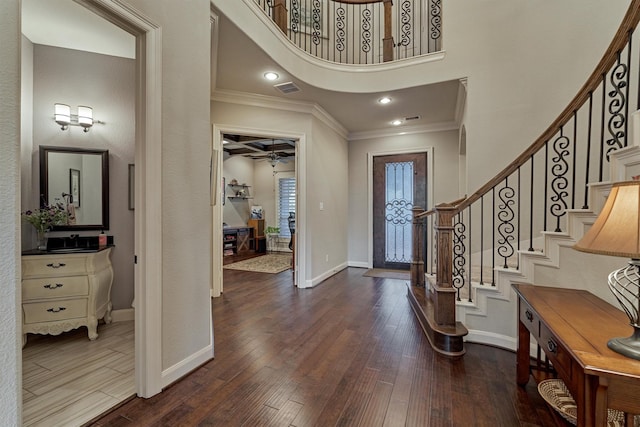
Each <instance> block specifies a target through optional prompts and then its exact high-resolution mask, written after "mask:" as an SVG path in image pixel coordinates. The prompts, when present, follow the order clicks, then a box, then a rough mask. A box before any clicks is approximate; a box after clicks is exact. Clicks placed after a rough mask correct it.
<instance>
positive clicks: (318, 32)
mask: <svg viewBox="0 0 640 427" xmlns="http://www.w3.org/2000/svg"><path fill="white" fill-rule="evenodd" d="M321 6H322V5H321V3H320V0H313V8H312V9H311V27H312V29H311V41H312V42H313V44H314V45H316V52H317V48H318V46H319V45H320V41H321V40H322V18H323V17H322V9H321Z"/></svg>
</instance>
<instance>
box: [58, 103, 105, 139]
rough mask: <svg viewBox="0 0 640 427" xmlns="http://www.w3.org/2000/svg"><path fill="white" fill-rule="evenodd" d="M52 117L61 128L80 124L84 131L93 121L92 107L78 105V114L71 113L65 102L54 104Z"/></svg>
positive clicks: (87, 130)
mask: <svg viewBox="0 0 640 427" xmlns="http://www.w3.org/2000/svg"><path fill="white" fill-rule="evenodd" d="M53 117H54V119H55V121H56V123H57V124H59V125H60V127H61V129H62V130H67V129H68V128H69V126H82V128H83V129H82V130H83V131H84V132H89V129H90V128H91V126H93V123H94V120H93V109H92V108H91V107H86V106H84V105H79V106H78V114H71V107H69V106H68V105H67V104H54V106H53ZM98 123H100V122H98Z"/></svg>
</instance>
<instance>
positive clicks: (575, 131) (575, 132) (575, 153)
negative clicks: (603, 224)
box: [571, 110, 578, 209]
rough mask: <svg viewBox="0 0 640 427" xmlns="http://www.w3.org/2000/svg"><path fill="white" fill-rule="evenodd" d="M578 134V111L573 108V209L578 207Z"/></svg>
mask: <svg viewBox="0 0 640 427" xmlns="http://www.w3.org/2000/svg"><path fill="white" fill-rule="evenodd" d="M577 135H578V112H577V111H576V110H573V165H572V167H571V209H575V207H576V157H578V148H577V147H576V137H577Z"/></svg>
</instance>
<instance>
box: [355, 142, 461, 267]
mask: <svg viewBox="0 0 640 427" xmlns="http://www.w3.org/2000/svg"><path fill="white" fill-rule="evenodd" d="M427 148H433V159H432V160H433V171H427V175H428V176H429V177H431V176H432V177H433V188H434V194H433V203H434V205H436V204H438V203H443V202H451V201H453V200H455V199H457V198H458V167H457V164H458V132H457V131H455V130H453V131H445V132H425V133H416V134H409V135H400V136H384V137H377V138H371V139H365V140H357V141H351V142H349V177H348V187H349V227H348V235H349V262H350V263H351V264H352V265H363V264H366V263H367V260H368V256H369V254H368V246H367V242H368V239H369V238H370V236H371V232H372V231H371V230H370V229H369V223H368V218H369V211H368V209H369V206H370V205H371V203H372V201H371V200H369V188H368V182H369V180H370V172H369V171H367V155H368V153H377V152H394V151H401V150H413V149H427ZM428 188H429V187H428ZM432 207H433V206H423V208H425V209H430V208H432Z"/></svg>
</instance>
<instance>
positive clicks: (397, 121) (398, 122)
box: [391, 119, 402, 126]
mask: <svg viewBox="0 0 640 427" xmlns="http://www.w3.org/2000/svg"><path fill="white" fill-rule="evenodd" d="M391 124H392V125H394V126H399V125H401V124H402V120H400V119H396V120H394V121H392V122H391Z"/></svg>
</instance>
